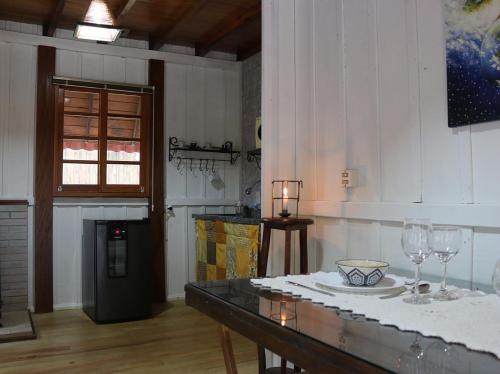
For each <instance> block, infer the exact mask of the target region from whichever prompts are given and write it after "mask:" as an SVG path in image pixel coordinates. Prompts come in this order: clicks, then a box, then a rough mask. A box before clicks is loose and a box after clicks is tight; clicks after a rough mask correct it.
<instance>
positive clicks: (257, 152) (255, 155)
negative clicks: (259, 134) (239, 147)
mask: <svg viewBox="0 0 500 374" xmlns="http://www.w3.org/2000/svg"><path fill="white" fill-rule="evenodd" d="M261 156H262V152H261V149H260V148H258V149H253V150H251V151H248V152H247V161H248V162H254V161H255V164H256V165H257V168H258V169H259V170H260V166H261V164H260V162H261Z"/></svg>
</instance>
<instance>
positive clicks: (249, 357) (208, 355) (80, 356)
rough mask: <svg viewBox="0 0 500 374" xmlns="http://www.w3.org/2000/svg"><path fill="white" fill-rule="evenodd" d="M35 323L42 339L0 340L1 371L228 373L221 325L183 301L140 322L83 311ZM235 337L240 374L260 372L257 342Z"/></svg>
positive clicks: (37, 319)
mask: <svg viewBox="0 0 500 374" xmlns="http://www.w3.org/2000/svg"><path fill="white" fill-rule="evenodd" d="M34 322H35V328H36V330H37V333H38V339H36V340H31V341H22V342H15V343H5V344H1V345H0V373H9V374H11V373H12V374H14V373H30V374H31V373H141V374H142V373H144V374H146V373H194V374H196V373H225V369H224V361H223V356H222V351H221V349H220V345H219V335H218V329H217V325H216V324H215V323H214V322H212V321H211V320H210V319H209V318H207V317H205V316H204V315H202V314H200V313H198V312H197V311H195V310H194V309H191V308H189V307H187V306H185V305H184V303H182V302H174V303H170V304H169V305H168V306H167V307H166V309H165V310H164V311H162V312H161V313H160V314H158V315H157V316H156V317H154V318H152V319H149V320H144V321H137V322H127V323H118V324H107V325H96V324H94V322H92V321H91V320H90V319H88V318H87V316H86V315H84V314H83V312H81V311H79V310H67V311H58V312H54V313H50V314H43V315H36V314H35V315H34ZM232 337H233V344H234V350H235V356H236V361H237V363H238V372H239V374H244V373H252V374H254V373H257V350H256V347H255V344H253V343H252V342H250V341H248V340H247V339H245V338H243V337H241V336H238V335H236V334H232Z"/></svg>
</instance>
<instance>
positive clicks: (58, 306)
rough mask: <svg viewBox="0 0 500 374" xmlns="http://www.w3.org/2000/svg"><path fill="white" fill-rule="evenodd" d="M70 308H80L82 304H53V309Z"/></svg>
mask: <svg viewBox="0 0 500 374" xmlns="http://www.w3.org/2000/svg"><path fill="white" fill-rule="evenodd" d="M70 309H82V304H80V303H63V304H57V305H54V310H70Z"/></svg>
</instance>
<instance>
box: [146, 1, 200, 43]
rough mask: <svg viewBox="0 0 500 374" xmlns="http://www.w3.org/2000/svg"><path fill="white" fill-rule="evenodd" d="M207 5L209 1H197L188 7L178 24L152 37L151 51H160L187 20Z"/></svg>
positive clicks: (182, 13)
mask: <svg viewBox="0 0 500 374" xmlns="http://www.w3.org/2000/svg"><path fill="white" fill-rule="evenodd" d="M207 3H208V0H196V1H194V2H193V3H192V4H191V5H190V6H187V7H186V8H185V9H184V10H183V11H182V12H181V14H180V15H179V17H178V19H177V21H176V22H174V23H172V24H171V25H170V26H169V27H167V28H166V29H164V30H162V32H161V33H159V34H158V35H157V36H153V37H152V39H151V40H150V41H149V49H160V48H161V47H162V46H163V44H165V43H166V42H167V41H168V40H169V39H170V37H171V36H172V35H173V34H174V33H175V32H176V31H177V30H178V29H179V27H181V26H182V24H183V23H184V22H185V21H186V20H188V19H189V18H191V17H192V16H193V15H195V14H196V13H198V12H199V11H200V10H201V9H202V8H203V7H204V6H205V5H207Z"/></svg>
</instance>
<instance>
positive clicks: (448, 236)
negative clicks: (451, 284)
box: [432, 225, 462, 301]
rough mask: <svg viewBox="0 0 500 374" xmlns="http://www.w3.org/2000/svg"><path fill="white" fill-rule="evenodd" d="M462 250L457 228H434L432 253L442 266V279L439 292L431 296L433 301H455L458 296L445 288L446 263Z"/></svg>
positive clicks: (460, 235)
mask: <svg viewBox="0 0 500 374" xmlns="http://www.w3.org/2000/svg"><path fill="white" fill-rule="evenodd" d="M461 248H462V231H461V230H460V228H459V227H457V226H441V225H439V226H434V228H433V253H434V255H435V256H436V257H437V259H438V260H439V262H440V263H441V264H442V265H443V279H442V281H441V287H440V288H439V291H438V292H436V293H435V294H434V295H432V298H433V299H434V300H440V301H445V300H456V299H458V297H459V296H458V294H457V293H455V292H450V291H448V289H447V288H446V271H447V265H448V262H449V261H450V260H451V259H452V258H453V257H455V256H456V255H457V254H458V253H459V252H460V249H461Z"/></svg>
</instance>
